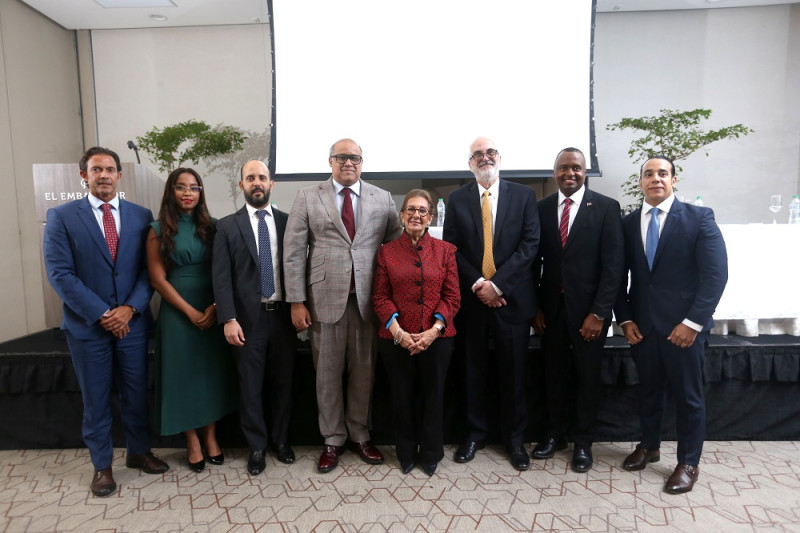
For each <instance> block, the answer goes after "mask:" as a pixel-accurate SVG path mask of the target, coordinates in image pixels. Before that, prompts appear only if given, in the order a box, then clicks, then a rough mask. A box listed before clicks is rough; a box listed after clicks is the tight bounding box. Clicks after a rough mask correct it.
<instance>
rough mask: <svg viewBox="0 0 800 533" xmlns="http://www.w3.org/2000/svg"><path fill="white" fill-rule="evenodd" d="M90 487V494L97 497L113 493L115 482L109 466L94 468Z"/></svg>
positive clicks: (115, 487) (115, 486) (115, 488)
mask: <svg viewBox="0 0 800 533" xmlns="http://www.w3.org/2000/svg"><path fill="white" fill-rule="evenodd" d="M90 488H91V489H92V494H94V495H95V496H97V497H98V498H105V497H106V496H111V495H112V494H114V492H115V491H116V490H117V483H116V482H115V481H114V476H113V475H111V467H109V468H105V469H103V470H95V471H94V478H93V479H92V484H91V485H90Z"/></svg>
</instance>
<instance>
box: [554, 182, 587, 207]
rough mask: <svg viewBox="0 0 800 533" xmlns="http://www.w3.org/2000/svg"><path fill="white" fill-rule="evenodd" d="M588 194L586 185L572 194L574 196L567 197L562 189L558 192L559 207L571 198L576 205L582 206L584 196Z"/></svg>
mask: <svg viewBox="0 0 800 533" xmlns="http://www.w3.org/2000/svg"><path fill="white" fill-rule="evenodd" d="M585 192H586V185H585V184H584V185H581V188H580V189H578V190H577V191H575V192H574V193H572V196H569V197H567V196H565V195H564V193H563V192H561V189H559V190H558V205H561V204H563V203H564V198H569V199H570V200H572V202H573V203H574V204H575V205H581V202H582V201H583V194H584V193H585Z"/></svg>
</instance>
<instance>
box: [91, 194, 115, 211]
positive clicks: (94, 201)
mask: <svg viewBox="0 0 800 533" xmlns="http://www.w3.org/2000/svg"><path fill="white" fill-rule="evenodd" d="M87 198H88V199H89V203H90V204H91V205H92V207H93V208H95V209H100V206H101V205H103V204H111V206H112V207H113V208H114V209H115V210H116V211H117V212H119V195H118V194H115V195H114V198H112V199H111V200H109V201H108V202H104V201H103V200H101V199H100V198H98V197H97V196H95V195H93V194H92V193H89V195H88V196H87Z"/></svg>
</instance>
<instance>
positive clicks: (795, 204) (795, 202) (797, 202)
mask: <svg viewBox="0 0 800 533" xmlns="http://www.w3.org/2000/svg"><path fill="white" fill-rule="evenodd" d="M789 224H800V195H797V194H795V195H794V198H792V201H791V202H789Z"/></svg>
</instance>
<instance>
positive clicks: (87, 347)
mask: <svg viewBox="0 0 800 533" xmlns="http://www.w3.org/2000/svg"><path fill="white" fill-rule="evenodd" d="M78 166H79V168H80V174H81V177H82V178H83V179H84V180H85V181H86V183H87V185H88V188H89V195H88V196H86V197H85V198H82V199H80V200H75V201H74V202H70V203H68V204H64V205H61V206H58V207H55V208H53V209H50V210H48V212H47V226H46V227H45V233H44V261H45V267H46V269H47V277H48V278H49V280H50V284H51V285H52V286H53V288H54V289H55V290H56V292H57V293H58V295H59V296H60V297H61V300H62V301H63V303H64V305H63V314H64V319H63V321H62V323H61V329H62V330H64V333H65V336H66V338H67V345H68V346H69V351H70V354H71V356H72V364H73V366H74V368H75V375H76V376H77V378H78V383H79V384H80V387H81V397H82V398H83V439H84V441H85V442H86V446H87V447H88V448H89V454H90V456H91V459H92V464H93V465H94V469H95V473H94V477H93V479H92V483H91V490H92V493H93V494H94V495H95V496H109V495H110V494H113V493H114V491H115V490H116V488H117V484H116V482H115V481H114V477H113V475H112V471H111V463H112V460H113V455H114V449H113V445H112V441H111V421H112V416H111V385H112V381H114V383H115V385H116V389H117V391H118V392H119V398H120V406H121V409H122V421H123V424H124V428H125V439H126V444H127V458H126V466H127V467H128V468H138V469H141V470H143V471H144V472H147V473H148V474H160V473H162V472H166V471H167V470H169V466H168V465H167V464H166V463H165V462H164V461H162V460H160V459H158V458H157V457H155V456H154V455H153V454H152V453H151V451H150V431H149V425H148V416H147V338H148V330H149V326H150V325H151V322H152V318H151V316H150V309H149V303H150V296H152V294H153V289H152V288H151V287H150V279H149V277H148V275H147V265H146V262H145V238H146V236H147V230H148V229H149V224H150V222H152V220H153V214H152V213H151V212H150V210H149V209H145V208H144V207H141V206H138V205H136V204H133V203H130V202H127V201H125V200H123V199H121V198H120V197H119V196H118V195H117V185H118V183H119V180H120V178H121V177H122V172H121V165H120V162H119V156H118V155H117V154H116V153H115V152H113V151H111V150H109V149H107V148H101V147H94V148H90V149H89V150H88V151H87V152H86V153H85V154H84V155H83V157H82V158H81V160H80V162H79V164H78Z"/></svg>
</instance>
